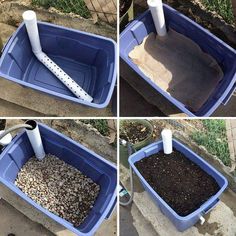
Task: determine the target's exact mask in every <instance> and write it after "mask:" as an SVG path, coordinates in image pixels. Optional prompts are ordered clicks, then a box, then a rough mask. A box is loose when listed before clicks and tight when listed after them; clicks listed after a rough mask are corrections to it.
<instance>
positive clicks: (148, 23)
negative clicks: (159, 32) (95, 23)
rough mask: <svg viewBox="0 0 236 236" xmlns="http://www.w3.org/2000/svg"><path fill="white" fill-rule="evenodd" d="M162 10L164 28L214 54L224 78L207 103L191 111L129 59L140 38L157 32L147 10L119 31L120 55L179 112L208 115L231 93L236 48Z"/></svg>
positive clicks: (166, 8)
mask: <svg viewBox="0 0 236 236" xmlns="http://www.w3.org/2000/svg"><path fill="white" fill-rule="evenodd" d="M164 13H165V19H166V27H167V29H169V28H172V29H173V30H175V31H177V32H178V33H181V34H183V35H185V36H186V37H188V38H190V39H191V40H193V41H194V42H195V43H197V44H198V45H199V46H200V47H201V49H202V50H203V51H204V52H205V53H207V54H209V55H211V56H212V57H214V58H215V59H216V61H217V62H218V64H219V65H220V67H221V69H222V70H223V73H224V77H223V79H222V81H221V82H220V83H219V84H218V86H217V87H216V89H215V91H214V92H213V93H212V94H211V96H210V97H209V98H208V100H207V102H206V103H205V104H204V105H203V106H202V107H201V108H200V109H199V110H198V111H197V112H195V113H193V112H191V111H190V110H189V109H188V108H187V107H186V106H185V105H184V104H183V103H181V102H179V101H178V100H177V99H175V98H174V97H172V96H170V95H169V94H168V93H167V92H165V91H164V90H162V89H161V88H160V87H159V86H157V85H156V84H155V83H153V82H152V81H151V80H150V79H149V78H148V77H147V76H145V75H144V74H143V73H142V72H141V70H140V69H139V68H138V66H137V65H136V64H134V63H133V61H132V60H131V59H130V58H129V56H128V55H129V52H130V51H132V50H133V48H134V47H135V46H137V45H139V44H141V42H142V41H143V39H144V38H145V37H146V36H147V35H148V34H150V33H151V32H155V33H156V30H155V26H154V23H153V20H152V16H151V13H150V11H149V10H148V11H146V12H144V13H143V14H142V15H141V16H140V17H138V18H137V19H136V20H134V21H133V22H132V23H131V24H129V25H128V26H127V27H126V28H125V30H124V31H123V32H122V33H121V36H120V57H121V58H122V59H123V60H124V61H125V62H126V63H127V64H128V65H129V66H130V67H131V68H132V69H133V70H134V71H135V72H136V73H138V74H139V75H140V76H141V77H142V78H143V79H144V80H145V81H146V82H147V83H149V84H150V85H151V86H152V87H153V88H154V89H156V91H157V92H158V93H160V94H161V95H163V96H164V97H165V98H166V99H168V100H169V101H170V102H171V103H173V104H174V105H175V106H177V107H178V108H179V109H180V110H181V111H182V112H184V113H186V114H187V115H189V116H210V115H211V114H212V113H213V112H214V111H215V110H216V109H217V107H218V106H219V105H220V104H224V105H225V104H226V103H227V101H228V100H229V98H230V97H231V96H232V93H233V91H232V87H233V86H234V84H235V83H236V50H234V49H232V48H231V47H230V46H228V45H227V44H226V43H224V42H223V41H222V40H220V39H218V38H217V37H216V36H214V35H213V34H211V33H210V32H209V31H208V30H206V29H204V28H203V27H201V26H200V25H198V24H197V23H195V22H193V21H192V20H190V19H189V18H187V17H185V16H184V15H182V14H180V13H179V12H177V11H176V10H174V9H173V8H171V7H169V6H167V5H165V4H164ZM196 76H197V75H196ZM206 83H207V78H206Z"/></svg>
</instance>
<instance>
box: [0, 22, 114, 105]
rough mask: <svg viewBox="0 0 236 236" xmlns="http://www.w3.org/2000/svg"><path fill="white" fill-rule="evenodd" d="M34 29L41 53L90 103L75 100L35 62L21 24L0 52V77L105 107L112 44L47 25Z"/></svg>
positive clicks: (111, 79)
mask: <svg viewBox="0 0 236 236" xmlns="http://www.w3.org/2000/svg"><path fill="white" fill-rule="evenodd" d="M38 28H39V35H40V39H41V45H42V48H43V51H44V52H45V53H46V54H47V55H48V56H49V57H50V58H51V59H52V60H54V61H55V62H56V63H57V64H58V65H59V66H60V67H61V68H62V69H63V70H64V71H65V72H66V73H67V74H68V75H70V76H71V78H73V79H74V80H75V81H76V82H77V83H78V84H79V85H80V86H81V87H82V88H83V89H84V90H85V91H86V92H88V93H89V95H91V96H92V97H93V98H94V100H93V102H92V103H90V102H86V101H83V100H81V99H79V98H77V97H76V96H75V95H74V94H73V93H72V92H71V91H70V90H69V89H68V88H67V87H66V86H65V85H64V84H63V83H62V82H60V81H59V80H58V79H57V78H56V77H55V76H54V75H53V74H52V73H51V72H50V71H49V70H48V69H47V68H46V67H45V66H44V65H43V64H41V63H40V62H39V61H38V60H37V59H36V57H35V56H34V54H33V53H32V50H31V45H30V42H29V39H28V35H27V32H26V28H25V25H24V24H23V23H22V24H21V25H20V26H19V28H18V29H17V31H16V32H15V33H14V34H13V35H12V36H11V38H10V39H9V41H8V42H7V44H6V45H5V47H4V49H3V53H2V57H1V59H0V77H3V78H5V79H8V80H11V81H13V82H16V83H19V84H21V85H24V86H26V87H30V88H33V89H36V90H38V91H41V92H45V93H47V94H50V95H54V96H57V97H59V98H63V99H67V100H69V101H73V102H76V103H80V104H84V105H87V106H91V107H94V108H104V107H106V106H107V105H108V104H109V102H110V99H111V96H112V92H113V90H114V86H115V82H116V43H115V42H114V41H113V40H111V39H108V38H105V37H102V36H98V35H93V34H90V33H85V32H81V31H78V30H73V29H69V28H65V27H61V26H57V25H53V24H48V23H41V22H38Z"/></svg>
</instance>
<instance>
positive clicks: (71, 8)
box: [32, 0, 90, 18]
mask: <svg viewBox="0 0 236 236" xmlns="http://www.w3.org/2000/svg"><path fill="white" fill-rule="evenodd" d="M32 4H33V5H36V6H41V7H44V8H46V9H47V8H49V7H55V8H56V9H58V10H60V11H62V12H64V13H70V12H73V13H75V14H78V15H80V16H82V17H84V18H89V17H90V12H89V10H88V8H87V7H86V5H85V3H84V0H32Z"/></svg>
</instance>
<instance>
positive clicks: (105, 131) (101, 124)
mask: <svg viewBox="0 0 236 236" xmlns="http://www.w3.org/2000/svg"><path fill="white" fill-rule="evenodd" d="M80 121H81V122H83V123H85V124H90V125H92V126H93V127H94V128H96V129H97V130H98V131H99V133H100V134H102V135H103V136H107V135H109V133H110V132H109V127H108V124H107V120H104V119H100V120H80Z"/></svg>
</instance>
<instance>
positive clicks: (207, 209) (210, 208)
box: [203, 198, 220, 214]
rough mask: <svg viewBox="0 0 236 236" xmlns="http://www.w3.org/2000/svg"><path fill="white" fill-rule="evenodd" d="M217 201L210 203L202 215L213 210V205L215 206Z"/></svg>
mask: <svg viewBox="0 0 236 236" xmlns="http://www.w3.org/2000/svg"><path fill="white" fill-rule="evenodd" d="M219 201H220V199H219V198H217V199H216V200H215V201H214V202H212V203H211V204H210V205H209V206H207V207H206V208H205V209H204V210H203V212H204V214H207V213H208V212H209V211H210V210H212V208H214V207H215V205H216V204H217V203H218V202H219Z"/></svg>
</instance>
